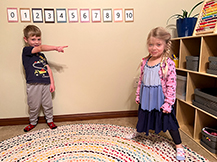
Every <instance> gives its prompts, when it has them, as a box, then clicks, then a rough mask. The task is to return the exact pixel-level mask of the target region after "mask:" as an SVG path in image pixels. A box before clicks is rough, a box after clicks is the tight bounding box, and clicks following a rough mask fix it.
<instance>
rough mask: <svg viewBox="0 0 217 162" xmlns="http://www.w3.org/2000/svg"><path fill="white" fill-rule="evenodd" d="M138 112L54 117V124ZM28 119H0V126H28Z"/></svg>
mask: <svg viewBox="0 0 217 162" xmlns="http://www.w3.org/2000/svg"><path fill="white" fill-rule="evenodd" d="M136 116H138V111H137V110H133V111H114V112H99V113H84V114H71V115H54V121H55V122H65V121H81V120H94V119H106V118H123V117H136ZM44 122H46V120H45V119H44V117H43V116H41V117H39V120H38V123H44ZM28 123H29V118H28V117H23V118H6V119H0V126H8V125H22V124H28Z"/></svg>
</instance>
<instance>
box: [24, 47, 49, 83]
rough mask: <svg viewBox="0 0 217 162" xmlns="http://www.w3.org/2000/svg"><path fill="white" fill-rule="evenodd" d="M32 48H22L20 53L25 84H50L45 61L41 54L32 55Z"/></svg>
mask: <svg viewBox="0 0 217 162" xmlns="http://www.w3.org/2000/svg"><path fill="white" fill-rule="evenodd" d="M33 48H34V47H31V46H29V47H24V48H23V53H22V61H23V66H24V69H25V72H26V83H43V84H50V77H49V74H48V71H47V67H46V65H47V64H48V62H47V59H46V57H45V55H44V54H43V53H40V52H39V53H35V54H32V49H33Z"/></svg>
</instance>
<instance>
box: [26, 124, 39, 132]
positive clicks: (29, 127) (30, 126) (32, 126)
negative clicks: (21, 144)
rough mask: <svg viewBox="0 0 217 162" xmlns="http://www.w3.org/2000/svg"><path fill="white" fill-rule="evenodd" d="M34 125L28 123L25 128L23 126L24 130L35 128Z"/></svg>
mask: <svg viewBox="0 0 217 162" xmlns="http://www.w3.org/2000/svg"><path fill="white" fill-rule="evenodd" d="M35 126H36V125H32V124H29V125H28V126H27V127H26V128H24V129H23V130H24V132H28V131H30V130H32V129H33V128H35Z"/></svg>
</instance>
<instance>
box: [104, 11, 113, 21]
mask: <svg viewBox="0 0 217 162" xmlns="http://www.w3.org/2000/svg"><path fill="white" fill-rule="evenodd" d="M103 21H104V22H112V9H104V10H103Z"/></svg>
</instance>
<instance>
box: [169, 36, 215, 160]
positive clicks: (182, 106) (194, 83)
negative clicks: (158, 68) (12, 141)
mask: <svg viewBox="0 0 217 162" xmlns="http://www.w3.org/2000/svg"><path fill="white" fill-rule="evenodd" d="M216 42H217V35H216V34H209V35H202V36H191V37H181V38H174V39H172V43H173V45H172V47H173V48H172V50H171V52H172V53H174V54H175V55H176V56H178V57H179V67H178V68H177V69H176V73H177V75H182V76H186V98H185V100H182V99H179V98H177V100H176V104H175V106H176V117H177V120H178V122H179V126H180V129H181V130H182V131H183V132H184V133H185V134H187V135H188V136H189V137H190V138H192V139H193V140H194V141H195V142H197V143H198V144H199V145H201V144H200V139H201V137H202V134H201V131H202V129H203V128H204V127H211V128H216V129H217V116H214V115H212V114H210V113H208V112H206V111H205V110H202V109H201V108H199V107H196V106H194V105H193V104H192V101H193V100H194V99H195V95H194V90H195V89H196V88H217V75H213V74H208V73H207V69H208V68H209V57H210V56H215V57H217V45H216ZM186 56H199V64H198V71H192V70H188V69H186ZM201 146H202V145H201ZM202 147H203V146H202ZM203 148H204V149H205V150H206V151H207V152H208V153H210V154H211V155H212V156H213V157H214V158H215V159H217V154H213V153H211V152H210V151H209V150H207V149H206V148H205V147H203Z"/></svg>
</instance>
